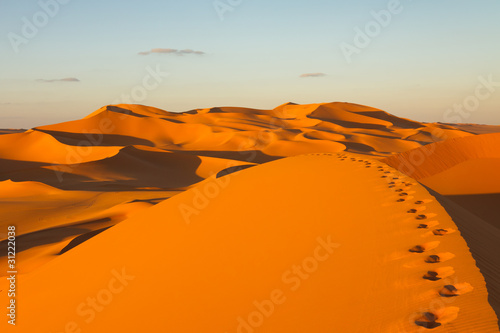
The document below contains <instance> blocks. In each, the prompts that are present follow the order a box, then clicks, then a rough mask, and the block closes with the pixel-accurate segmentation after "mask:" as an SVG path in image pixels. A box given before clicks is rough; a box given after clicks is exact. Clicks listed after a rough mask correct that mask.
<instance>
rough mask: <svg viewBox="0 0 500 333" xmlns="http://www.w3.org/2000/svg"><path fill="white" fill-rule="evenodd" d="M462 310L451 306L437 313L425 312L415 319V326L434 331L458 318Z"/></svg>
mask: <svg viewBox="0 0 500 333" xmlns="http://www.w3.org/2000/svg"><path fill="white" fill-rule="evenodd" d="M459 311H460V308H458V307H456V306H450V307H447V308H444V309H439V310H436V311H435V312H424V313H422V314H421V315H419V316H418V317H417V318H416V319H415V324H416V325H418V326H422V327H425V328H429V329H433V328H436V327H439V326H441V325H443V324H447V323H449V322H451V321H453V320H455V319H456V318H457V317H458V312H459Z"/></svg>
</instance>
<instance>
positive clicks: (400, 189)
mask: <svg viewBox="0 0 500 333" xmlns="http://www.w3.org/2000/svg"><path fill="white" fill-rule="evenodd" d="M403 191H404V190H403V189H402V188H398V189H397V190H396V192H403Z"/></svg>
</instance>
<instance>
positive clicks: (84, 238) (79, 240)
mask: <svg viewBox="0 0 500 333" xmlns="http://www.w3.org/2000/svg"><path fill="white" fill-rule="evenodd" d="M111 227H112V226H109V227H105V228H101V229H98V230H93V231H90V232H87V233H85V234H83V235H80V236H77V237H75V238H73V240H72V241H71V242H69V244H68V245H66V246H65V247H64V248H63V249H62V250H61V251H60V252H59V253H58V254H57V255H61V254H64V253H66V252H68V251H69V250H71V249H73V248H75V247H77V246H78V245H80V244H82V243H83V242H86V241H88V240H89V239H91V238H92V237H94V236H97V235H99V234H100V233H101V232H103V231H105V230H107V229H109V228H111Z"/></svg>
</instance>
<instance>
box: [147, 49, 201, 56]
mask: <svg viewBox="0 0 500 333" xmlns="http://www.w3.org/2000/svg"><path fill="white" fill-rule="evenodd" d="M153 53H157V54H176V55H185V54H197V55H204V54H205V52H203V51H195V50H191V49H185V50H177V49H152V50H151V51H144V52H139V53H138V54H139V55H149V54H153Z"/></svg>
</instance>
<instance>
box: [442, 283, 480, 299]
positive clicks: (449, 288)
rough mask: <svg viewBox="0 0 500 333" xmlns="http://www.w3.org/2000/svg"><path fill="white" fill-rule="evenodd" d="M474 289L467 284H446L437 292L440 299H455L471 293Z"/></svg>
mask: <svg viewBox="0 0 500 333" xmlns="http://www.w3.org/2000/svg"><path fill="white" fill-rule="evenodd" d="M473 289H474V288H473V287H472V286H471V285H470V284H469V283H458V284H456V285H452V284H448V285H446V286H444V287H443V289H441V290H440V291H439V295H440V296H442V297H455V296H460V295H463V294H466V293H468V292H471V291H472V290H473Z"/></svg>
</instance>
